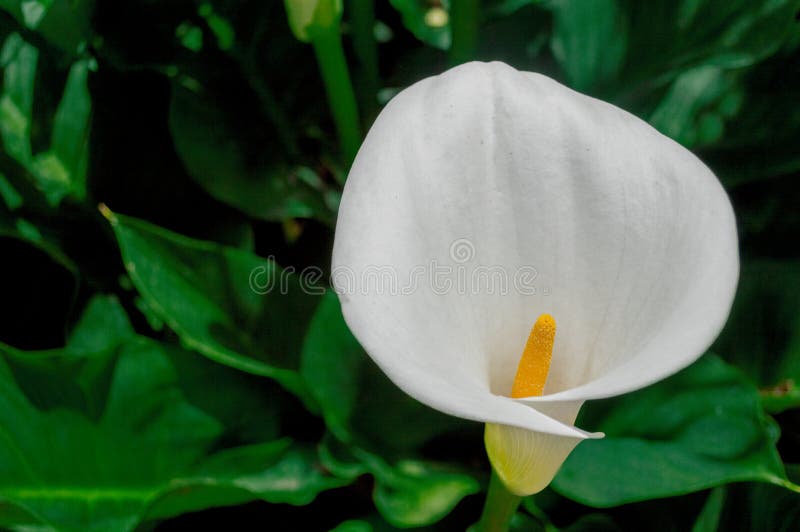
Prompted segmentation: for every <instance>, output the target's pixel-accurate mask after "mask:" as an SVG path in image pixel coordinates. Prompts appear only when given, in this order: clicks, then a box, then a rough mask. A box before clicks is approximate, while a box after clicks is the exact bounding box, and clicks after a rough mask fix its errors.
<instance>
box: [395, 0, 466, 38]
mask: <svg viewBox="0 0 800 532" xmlns="http://www.w3.org/2000/svg"><path fill="white" fill-rule="evenodd" d="M389 3H391V4H392V7H394V8H395V9H396V10H397V11H399V12H400V15H401V16H402V17H403V25H404V26H405V27H406V28H408V31H410V32H411V33H413V34H414V36H415V37H416V38H417V39H419V40H420V41H422V42H424V43H425V44H427V45H430V46H433V47H434V48H438V49H440V50H447V49H449V48H450V42H451V41H452V35H451V32H450V17H449V13H448V11H447V9H446V6H447V5H448V3H444V5H443V6H435V5H432V3H430V2H425V1H423V0H389Z"/></svg>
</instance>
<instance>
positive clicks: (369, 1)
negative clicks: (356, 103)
mask: <svg viewBox="0 0 800 532" xmlns="http://www.w3.org/2000/svg"><path fill="white" fill-rule="evenodd" d="M347 13H349V14H350V24H351V28H352V36H353V49H354V50H355V53H356V57H357V58H358V64H359V70H358V71H357V74H356V78H357V88H358V91H359V93H360V94H359V96H360V101H361V111H362V117H361V118H362V120H364V121H365V123H364V125H365V126H366V125H367V124H368V122H370V121H371V120H372V118H373V115H374V114H375V112H376V111H377V109H378V99H377V94H378V88H379V84H380V77H379V76H380V74H379V71H378V47H377V44H376V42H375V2H374V0H350V4H349V9H348V10H347Z"/></svg>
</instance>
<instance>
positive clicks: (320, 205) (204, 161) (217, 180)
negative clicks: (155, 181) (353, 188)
mask: <svg viewBox="0 0 800 532" xmlns="http://www.w3.org/2000/svg"><path fill="white" fill-rule="evenodd" d="M228 107H230V105H229V104H225V102H224V98H215V97H214V96H213V95H211V94H208V93H207V90H206V89H203V88H196V90H190V89H188V88H185V87H182V86H180V85H176V86H175V87H174V88H173V91H172V104H171V105H170V114H169V125H170V131H171V132H172V137H173V139H174V140H175V148H176V150H177V152H178V155H179V156H180V157H181V160H182V161H183V163H184V165H185V166H186V169H187V170H188V171H189V173H190V174H191V175H192V177H193V178H194V179H195V180H196V181H197V183H198V184H199V185H200V186H201V187H203V189H205V190H206V191H207V192H208V193H209V194H210V195H211V196H213V197H214V198H216V199H218V200H219V201H221V202H223V203H226V204H228V205H231V206H232V207H235V208H237V209H239V210H241V211H242V212H244V213H245V214H247V215H249V216H252V217H254V218H258V219H262V220H284V219H286V218H318V219H320V220H322V221H324V222H328V223H330V222H331V221H332V218H333V214H332V212H333V210H334V209H335V208H336V206H337V205H338V199H337V197H336V194H333V195H332V194H331V193H332V192H335V191H334V190H332V189H330V188H329V187H327V185H326V184H325V183H324V182H323V181H322V180H321V179H320V178H319V177H318V176H317V175H316V174H314V173H313V172H312V171H310V170H308V169H302V168H301V169H292V168H291V167H290V166H289V165H288V164H286V163H284V162H281V161H280V160H275V157H274V154H275V153H279V151H278V150H280V148H278V147H276V146H275V147H273V146H270V143H271V141H270V137H268V136H267V135H266V134H265V133H264V132H265V131H266V128H265V126H264V125H263V124H259V123H255V122H254V121H253V117H252V116H243V117H238V116H234V114H233V112H232V111H230V112H229V111H228Z"/></svg>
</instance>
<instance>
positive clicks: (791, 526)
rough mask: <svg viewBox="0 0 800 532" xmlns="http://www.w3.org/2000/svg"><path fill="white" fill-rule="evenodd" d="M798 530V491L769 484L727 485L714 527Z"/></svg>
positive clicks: (738, 531) (739, 531)
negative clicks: (716, 523)
mask: <svg viewBox="0 0 800 532" xmlns="http://www.w3.org/2000/svg"><path fill="white" fill-rule="evenodd" d="M798 529H800V494H798V493H793V492H791V491H789V490H785V489H781V488H778V487H776V486H771V485H769V484H742V485H735V486H729V487H728V488H727V493H726V497H725V506H724V508H723V509H722V515H721V517H720V525H719V528H718V529H717V530H719V531H720V532H722V531H725V532H727V531H732V532H774V531H781V532H790V531H792V530H798Z"/></svg>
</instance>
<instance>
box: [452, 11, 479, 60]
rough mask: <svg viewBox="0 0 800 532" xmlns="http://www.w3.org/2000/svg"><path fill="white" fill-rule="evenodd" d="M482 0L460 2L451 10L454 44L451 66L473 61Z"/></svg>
mask: <svg viewBox="0 0 800 532" xmlns="http://www.w3.org/2000/svg"><path fill="white" fill-rule="evenodd" d="M479 16H480V0H458V1H457V2H452V6H451V8H450V30H451V31H452V35H453V42H452V44H451V45H450V64H451V65H458V64H461V63H466V62H467V61H472V60H473V59H474V58H475V51H476V49H477V44H478V18H479Z"/></svg>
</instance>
